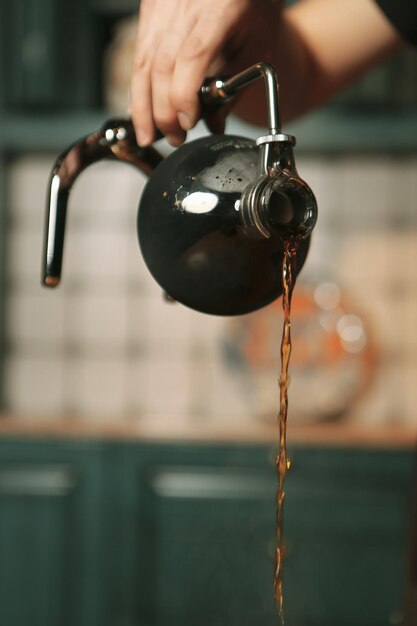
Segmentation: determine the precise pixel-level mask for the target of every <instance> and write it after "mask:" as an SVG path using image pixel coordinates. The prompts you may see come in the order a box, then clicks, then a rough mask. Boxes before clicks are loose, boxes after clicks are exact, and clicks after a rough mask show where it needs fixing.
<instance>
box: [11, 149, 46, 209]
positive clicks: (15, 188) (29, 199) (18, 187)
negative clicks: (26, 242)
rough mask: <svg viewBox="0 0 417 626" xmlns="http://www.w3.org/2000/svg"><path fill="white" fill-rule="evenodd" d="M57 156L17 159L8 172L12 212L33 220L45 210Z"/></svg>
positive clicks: (34, 156) (32, 156) (33, 156)
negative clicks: (49, 182)
mask: <svg viewBox="0 0 417 626" xmlns="http://www.w3.org/2000/svg"><path fill="white" fill-rule="evenodd" d="M55 158H56V156H54V155H49V156H39V155H31V156H24V157H21V158H18V159H15V160H14V161H13V162H12V165H11V166H10V168H9V170H8V183H9V197H10V210H11V211H12V212H13V213H16V214H19V215H24V216H25V217H26V218H27V219H29V220H32V217H33V215H37V214H40V213H42V214H43V211H44V208H45V202H46V193H47V186H48V181H49V176H50V172H51V169H52V166H53V164H54V161H55Z"/></svg>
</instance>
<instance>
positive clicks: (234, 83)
mask: <svg viewBox="0 0 417 626" xmlns="http://www.w3.org/2000/svg"><path fill="white" fill-rule="evenodd" d="M258 78H263V79H264V81H265V89H266V99H267V108H268V126H269V134H270V135H278V134H280V132H281V120H280V114H279V105H278V81H277V77H276V74H275V70H274V68H273V67H272V65H269V63H256V64H255V65H252V66H251V67H249V68H248V69H247V70H243V71H242V72H240V73H239V74H236V75H235V76H231V77H230V78H226V79H224V80H222V79H219V78H210V79H207V80H206V82H205V83H204V84H203V86H202V88H201V98H202V101H203V105H204V104H206V105H212V104H223V103H225V102H227V101H228V100H230V99H231V98H232V97H233V96H234V95H235V94H236V92H237V91H239V89H241V88H242V87H246V86H247V85H249V84H250V83H253V82H254V81H255V80H257V79H258Z"/></svg>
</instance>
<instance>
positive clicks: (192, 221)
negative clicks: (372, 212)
mask: <svg viewBox="0 0 417 626" xmlns="http://www.w3.org/2000/svg"><path fill="white" fill-rule="evenodd" d="M259 77H263V78H264V80H265V85H266V95H267V106H268V117H269V119H268V122H269V130H268V133H267V134H266V135H265V136H262V137H259V138H258V139H257V141H256V142H255V141H252V140H250V139H246V138H243V137H238V136H232V135H209V136H207V137H203V138H201V139H197V140H195V141H190V142H188V143H185V144H184V145H182V146H181V147H179V148H178V149H176V150H175V151H174V152H173V153H172V154H171V155H169V156H168V157H167V158H165V159H164V158H162V156H161V155H160V154H159V153H158V152H157V151H156V150H155V148H154V147H153V146H152V147H148V148H140V147H139V146H138V145H137V143H136V140H135V134H134V129H133V126H132V123H131V121H130V120H121V119H119V120H115V119H113V120H110V121H108V122H107V123H106V124H104V126H103V127H102V129H101V130H100V131H97V132H95V133H93V134H91V135H89V136H87V137H85V138H84V139H82V140H80V141H78V142H77V143H75V144H74V145H73V146H71V147H70V148H69V149H68V150H66V151H65V152H64V153H63V154H62V155H61V156H60V157H59V158H58V159H57V161H56V163H55V165H54V167H53V170H52V175H51V179H50V188H49V191H48V200H47V219H46V229H45V247H44V258H43V277H42V282H43V284H44V285H46V286H48V287H55V286H57V285H58V283H59V281H60V277H61V267H62V256H63V246H64V234H65V219H66V209H67V202H68V196H69V192H70V190H71V187H72V185H73V183H74V181H75V179H76V178H77V176H78V175H79V174H80V173H81V172H82V171H83V170H84V169H85V168H86V167H87V166H88V165H90V164H91V163H95V162H96V161H98V160H100V159H104V158H105V159H118V160H123V161H127V162H128V163H131V164H132V165H134V166H136V167H138V168H139V169H140V170H141V171H142V172H145V173H146V174H148V175H149V180H148V182H147V184H146V186H145V189H144V190H143V193H142V197H141V200H140V204H139V211H138V219H137V225H138V237H139V246H140V249H141V252H142V255H143V258H144V260H145V263H146V265H147V267H148V269H149V270H150V272H151V274H152V275H153V276H154V278H155V280H156V281H157V282H158V283H159V285H160V286H161V287H162V289H163V290H164V291H165V292H166V293H167V294H168V296H169V297H170V298H172V299H173V300H176V301H178V302H181V303H182V304H184V305H186V306H188V307H190V308H192V309H196V310H197V311H201V312H204V313H211V314H216V315H239V314H243V313H249V312H250V311H254V310H256V309H259V308H261V307H263V306H265V305H267V304H269V303H270V302H272V301H273V300H275V299H276V298H278V297H279V296H280V295H281V294H282V277H281V266H282V259H283V254H284V245H285V242H288V241H293V242H294V244H295V245H296V246H297V253H296V254H297V271H299V270H300V269H301V267H302V265H303V264H304V261H305V258H306V255H307V251H308V247H309V239H310V234H311V231H312V229H313V227H314V224H315V222H316V218H317V205H316V201H315V198H314V194H313V192H312V191H311V189H310V188H309V187H308V185H307V184H306V183H305V182H304V181H303V180H302V179H301V178H300V177H299V175H298V173H297V170H296V167H295V163H294V157H293V146H294V144H295V138H294V137H293V136H291V135H286V134H283V133H281V130H280V122H279V109H278V85H277V80H276V76H275V72H274V70H273V68H272V67H271V66H270V65H268V64H265V63H258V64H256V65H254V66H252V67H251V68H249V69H248V70H245V71H243V72H241V73H240V74H237V75H236V76H234V77H232V78H228V79H227V80H218V79H212V80H208V81H206V83H205V84H204V85H203V87H202V89H201V98H202V102H203V110H204V108H205V109H206V110H207V109H208V108H209V107H214V106H218V105H220V104H222V103H223V102H225V101H227V100H229V99H230V98H231V97H232V96H233V95H234V94H235V93H236V91H237V90H238V89H240V88H241V87H243V86H244V85H247V84H248V83H250V82H252V81H253V80H255V79H257V78H259Z"/></svg>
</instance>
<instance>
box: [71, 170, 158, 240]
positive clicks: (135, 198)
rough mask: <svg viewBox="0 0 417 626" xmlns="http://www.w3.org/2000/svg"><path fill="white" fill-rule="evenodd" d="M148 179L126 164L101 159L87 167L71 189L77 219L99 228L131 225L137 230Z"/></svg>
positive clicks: (72, 206) (72, 208)
mask: <svg viewBox="0 0 417 626" xmlns="http://www.w3.org/2000/svg"><path fill="white" fill-rule="evenodd" d="M145 182H146V177H145V175H144V174H142V173H140V172H139V171H136V170H135V169H134V168H133V167H132V166H130V165H128V164H125V163H114V162H101V163H98V164H96V165H94V166H93V167H90V168H88V169H86V170H85V171H84V172H83V173H82V174H81V176H80V177H79V179H78V180H77V181H76V183H75V184H74V188H73V190H72V192H71V198H70V210H71V213H73V214H74V222H75V223H77V222H78V221H81V223H88V224H94V225H95V226H96V227H97V228H99V229H103V228H105V227H108V226H112V225H117V224H122V225H125V226H126V227H129V225H131V230H132V231H133V230H134V229H135V227H136V212H137V208H138V204H139V198H140V195H141V192H142V189H143V187H144V184H145Z"/></svg>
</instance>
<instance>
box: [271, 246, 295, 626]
mask: <svg viewBox="0 0 417 626" xmlns="http://www.w3.org/2000/svg"><path fill="white" fill-rule="evenodd" d="M297 247H298V240H297V239H290V240H287V241H285V243H284V259H283V262H282V285H283V294H282V309H283V312H284V324H283V330H282V340H281V373H280V377H279V379H278V382H279V392H280V393H279V414H278V428H279V451H278V454H277V456H276V459H275V465H276V469H277V479H278V486H277V497H276V515H275V541H276V546H275V565H274V597H275V602H276V605H277V608H278V612H279V617H280V621H281V624H282V626H283V624H284V608H283V568H284V560H285V546H284V535H283V533H284V497H285V489H284V487H285V476H286V474H287V471H288V470H289V468H290V465H291V462H290V460H289V459H288V458H287V417H288V385H289V383H290V379H289V376H288V366H289V362H290V356H291V319H290V317H291V297H292V292H293V289H294V284H295V277H296V260H297V259H296V252H297Z"/></svg>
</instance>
